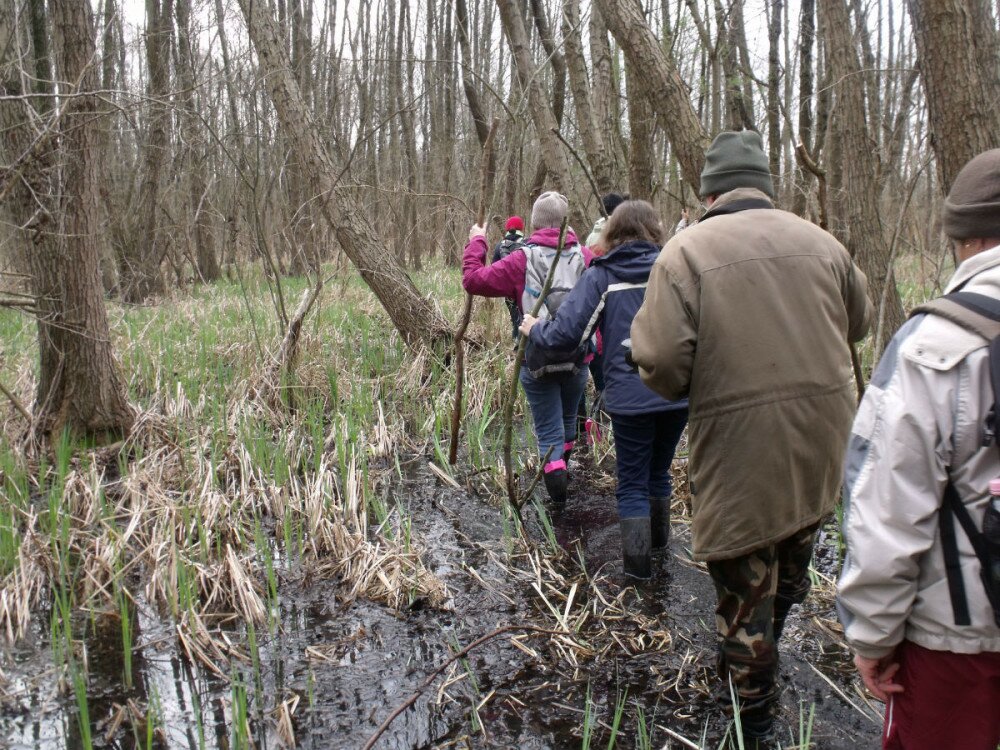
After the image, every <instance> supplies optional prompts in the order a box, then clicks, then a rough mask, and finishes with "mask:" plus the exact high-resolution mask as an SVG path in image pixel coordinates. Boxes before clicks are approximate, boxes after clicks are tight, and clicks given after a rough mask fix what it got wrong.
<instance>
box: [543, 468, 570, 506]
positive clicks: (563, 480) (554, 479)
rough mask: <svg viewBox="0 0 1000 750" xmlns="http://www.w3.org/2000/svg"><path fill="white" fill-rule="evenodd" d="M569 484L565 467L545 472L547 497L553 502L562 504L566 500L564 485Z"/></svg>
mask: <svg viewBox="0 0 1000 750" xmlns="http://www.w3.org/2000/svg"><path fill="white" fill-rule="evenodd" d="M568 485H569V475H568V474H567V473H566V469H554V470H553V471H547V472H545V489H546V490H547V491H548V493H549V499H550V500H551V501H552V502H554V503H559V504H563V503H565V502H566V487H567V486H568Z"/></svg>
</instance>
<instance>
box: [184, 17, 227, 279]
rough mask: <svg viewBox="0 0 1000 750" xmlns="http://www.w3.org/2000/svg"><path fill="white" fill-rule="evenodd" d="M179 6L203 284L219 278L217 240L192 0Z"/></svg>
mask: <svg viewBox="0 0 1000 750" xmlns="http://www.w3.org/2000/svg"><path fill="white" fill-rule="evenodd" d="M176 3H177V70H178V79H179V82H180V85H181V99H182V101H183V102H184V107H185V112H184V114H183V117H182V120H181V127H182V128H183V133H184V141H185V143H186V145H187V149H188V158H187V171H188V191H187V192H188V196H187V198H188V210H189V212H190V214H191V221H192V222H193V223H194V241H195V259H196V262H197V268H198V275H199V276H200V277H201V278H202V280H203V281H208V282H211V281H215V280H216V279H218V278H219V275H220V273H219V259H218V256H217V255H216V252H215V238H214V236H213V235H212V228H211V226H210V225H209V223H208V214H209V205H210V201H209V191H208V179H207V178H206V176H205V170H206V164H207V159H206V156H207V154H206V153H205V143H204V139H203V138H202V135H201V134H202V129H201V127H200V123H199V122H198V113H197V105H196V103H195V93H194V92H195V75H194V52H193V50H192V47H191V28H190V26H191V0H176Z"/></svg>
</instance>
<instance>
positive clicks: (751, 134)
mask: <svg viewBox="0 0 1000 750" xmlns="http://www.w3.org/2000/svg"><path fill="white" fill-rule="evenodd" d="M736 188H757V189H758V190H761V191H763V192H765V193H767V194H768V195H769V196H771V197H772V198H773V197H774V183H773V182H772V181H771V171H770V166H769V165H768V162H767V155H766V154H765V153H764V146H763V145H762V143H761V140H760V133H758V132H756V131H753V130H740V131H727V132H724V133H719V134H718V135H717V136H716V137H715V140H714V141H712V145H711V146H709V147H708V151H706V152H705V167H704V168H703V169H702V170H701V197H703V198H704V197H705V196H706V195H721V194H722V193H728V192H729V191H730V190H735V189H736Z"/></svg>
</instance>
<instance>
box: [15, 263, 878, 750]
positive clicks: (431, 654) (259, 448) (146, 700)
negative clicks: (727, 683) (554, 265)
mask: <svg viewBox="0 0 1000 750" xmlns="http://www.w3.org/2000/svg"><path fill="white" fill-rule="evenodd" d="M423 285H424V287H425V288H426V287H431V288H436V290H437V294H438V295H439V298H442V299H448V300H453V301H454V304H453V305H452V304H451V302H449V305H450V306H453V307H454V308H455V309H454V310H451V309H450V310H449V312H450V313H452V314H450V315H449V317H452V318H454V317H457V306H458V304H460V300H461V296H460V294H458V293H457V290H456V287H457V284H456V283H455V279H454V278H453V275H452V274H447V275H442V274H440V273H433V272H431V273H428V274H426V277H425V278H424V279H423ZM297 291H299V289H297V288H295V285H294V284H291V285H289V288H286V289H285V290H284V292H285V295H286V296H289V297H291V296H292V295H294V294H295V293H296V292H297ZM270 298H272V295H271V293H270V292H269V291H268V289H267V287H266V285H265V284H264V282H263V280H262V279H259V278H258V279H255V280H251V281H250V282H248V283H246V284H244V285H234V284H228V285H227V284H220V285H218V286H217V287H216V288H214V289H202V290H200V291H197V292H196V293H195V294H193V295H189V296H181V295H179V296H178V297H177V298H175V299H168V300H165V301H164V302H163V303H161V304H160V305H158V306H157V307H151V308H127V309H126V308H114V309H113V310H112V318H113V330H114V334H115V336H116V339H117V341H118V344H119V347H120V352H121V356H122V360H123V363H124V366H125V371H126V375H127V377H128V379H129V387H130V393H131V395H132V398H133V400H134V402H135V403H136V404H137V405H138V407H139V409H140V420H139V425H138V427H137V430H136V433H135V434H134V435H133V436H132V437H131V438H130V440H129V441H126V443H124V444H122V445H117V446H113V447H112V448H111V449H107V448H101V449H90V448H87V447H86V446H80V445H70V444H67V445H63V446H56V447H55V450H54V454H53V455H33V454H32V453H31V452H30V451H29V450H26V449H25V448H24V445H23V431H24V426H23V425H20V424H18V421H17V420H18V417H17V414H16V412H15V410H14V409H9V410H8V409H7V405H3V407H2V409H3V412H2V414H3V422H2V424H3V431H4V440H3V441H2V444H0V491H2V492H3V497H4V501H5V502H4V504H3V506H2V510H0V573H2V575H3V578H2V584H3V586H2V589H0V626H2V628H3V629H5V630H6V631H7V638H6V642H5V644H4V645H3V646H2V647H0V746H8V747H14V748H46V749H48V748H51V749H52V750H62V749H63V748H78V747H110V748H136V747H169V748H174V747H178V748H203V747H207V748H235V747H251V746H253V747H257V748H279V747H289V746H292V744H293V743H294V744H295V746H298V747H305V748H328V747H337V748H341V747H342V748H358V747H363V746H364V745H365V743H366V742H367V741H368V740H369V739H370V738H372V737H374V736H375V735H376V733H377V732H378V731H379V727H380V725H381V724H382V723H383V722H384V721H386V720H387V719H388V718H390V716H391V714H392V713H393V711H394V710H395V709H397V708H401V707H403V706H404V704H405V702H407V701H408V699H410V698H411V697H412V696H413V695H414V694H415V692H416V691H418V688H419V687H420V686H421V684H422V683H423V682H424V681H425V679H426V678H428V676H430V675H432V673H433V672H434V671H435V669H437V667H438V666H439V665H443V664H446V663H447V662H448V661H449V660H450V659H452V656H453V654H454V653H455V652H456V651H458V650H459V649H461V648H464V647H466V646H469V645H470V644H472V643H473V642H475V641H476V640H477V639H480V638H483V637H484V636H490V635H491V634H493V635H492V637H488V638H487V639H486V640H485V641H484V642H483V643H482V644H481V645H478V646H476V647H475V648H473V649H472V650H471V651H470V652H469V654H468V655H467V657H465V658H462V659H457V660H454V661H452V662H451V663H450V664H448V666H446V667H445V669H444V670H443V671H442V672H441V673H440V675H439V676H438V677H437V678H436V679H435V680H434V681H433V682H432V683H431V684H430V685H429V687H428V688H427V689H426V690H423V691H421V692H420V694H419V696H418V697H416V699H415V700H414V701H413V704H412V706H411V707H409V708H408V709H406V710H404V711H402V712H401V713H400V714H399V715H398V717H396V718H395V719H394V720H392V721H391V723H390V724H389V725H388V727H387V728H386V729H385V731H384V734H382V735H381V737H380V738H379V741H378V743H377V744H376V747H379V748H400V749H402V748H420V747H517V748H571V747H572V748H577V747H585V748H586V747H597V746H601V747H609V748H610V747H621V748H626V747H627V748H632V747H637V748H646V747H677V748H682V747H704V748H713V749H714V748H719V747H723V746H729V744H728V740H727V739H726V733H727V730H729V728H730V726H729V725H730V722H729V721H728V720H727V718H726V717H725V715H724V712H723V710H722V708H721V705H720V702H719V701H718V700H717V693H718V687H717V683H718V680H717V679H716V678H715V673H714V659H715V637H714V627H713V622H714V599H715V597H714V591H713V589H712V586H711V583H710V580H709V578H708V576H707V575H706V573H705V572H704V570H703V568H702V567H701V566H699V565H697V564H695V563H693V562H692V561H691V560H690V556H689V553H688V548H687V544H688V538H689V537H688V527H687V521H688V518H687V515H686V511H685V508H686V504H685V489H684V465H683V460H679V461H678V462H677V463H676V466H675V475H676V479H677V484H678V491H677V493H676V495H675V508H674V525H673V540H672V546H671V549H670V553H669V554H668V555H665V556H664V557H662V558H661V559H659V560H658V561H657V564H656V570H655V576H654V579H653V580H652V581H651V582H649V583H648V584H645V585H642V586H640V587H637V588H631V587H623V586H622V581H621V578H620V559H619V546H618V545H619V540H618V536H617V519H616V515H615V503H614V494H613V489H614V478H613V460H612V457H611V454H610V447H609V446H608V445H607V444H602V445H601V446H599V447H598V449H597V450H596V451H595V452H594V454H592V455H590V456H584V457H583V461H577V460H574V462H573V465H572V467H571V468H572V475H573V480H572V484H571V491H570V498H569V501H568V503H567V506H566V508H565V510H563V511H560V512H552V513H551V514H550V513H549V512H547V511H546V509H545V505H544V504H543V503H541V502H538V503H533V504H529V505H528V506H526V507H525V512H524V526H523V533H520V532H519V531H518V525H517V523H516V521H515V519H514V517H513V516H512V515H511V513H510V512H509V510H508V509H506V508H505V505H504V503H503V501H502V498H503V491H502V481H501V478H500V477H501V474H502V472H501V471H500V462H499V432H500V430H499V424H498V420H497V419H496V414H497V412H498V406H499V399H500V393H501V391H502V381H503V379H504V377H505V375H504V373H505V369H504V368H505V365H506V361H507V359H508V358H509V354H508V346H507V344H506V343H503V344H499V345H497V346H495V347H486V348H483V349H474V350H473V351H472V352H471V353H470V371H469V374H468V376H467V389H468V390H467V413H466V417H465V422H464V434H465V440H464V441H463V445H462V451H461V453H460V457H459V461H458V464H457V465H456V467H454V468H450V467H448V465H447V462H446V460H445V459H444V452H445V451H444V450H443V446H444V445H446V443H447V437H448V435H447V429H448V428H447V424H448V415H449V412H450V406H451V395H452V387H453V382H454V381H453V375H452V373H451V372H450V370H449V369H448V368H447V367H445V366H444V365H443V362H440V361H438V360H437V359H435V357H434V356H433V355H430V354H427V355H417V356H413V355H412V354H411V353H409V352H408V350H406V348H405V346H404V345H403V344H402V342H400V341H399V339H398V336H396V335H395V334H394V332H392V331H389V330H388V327H387V326H386V325H385V323H384V316H383V315H382V313H381V311H380V310H379V309H378V308H377V306H375V304H374V302H373V301H372V299H371V295H370V294H369V293H368V292H367V291H366V290H364V289H363V288H361V287H360V285H359V284H347V285H344V286H343V287H342V288H341V290H340V293H339V294H328V296H327V301H326V302H325V303H324V304H323V306H322V307H321V308H320V311H319V312H318V313H317V314H316V315H315V316H314V318H313V319H312V320H311V322H310V324H309V325H308V326H307V330H306V332H305V334H304V340H303V342H302V351H301V353H300V365H299V368H298V370H297V372H296V378H295V382H294V383H288V384H285V387H286V388H287V393H286V401H285V402H284V403H285V404H286V406H287V407H288V408H287V409H282V408H280V407H279V408H278V409H275V408H274V406H273V405H272V406H267V405H264V404H262V403H260V402H259V399H257V398H256V396H255V394H256V392H257V391H255V382H256V381H255V377H256V376H257V375H258V374H259V372H260V369H261V364H260V363H261V357H260V353H261V346H264V347H265V348H266V347H269V346H271V345H272V342H275V341H277V340H278V339H279V338H280V326H279V325H278V324H277V323H276V321H275V320H274V319H273V313H272V312H269V303H268V300H269V299H270ZM31 329H32V326H31V325H30V321H25V320H24V319H19V318H16V317H13V316H8V317H0V343H2V345H3V351H4V352H5V355H4V357H3V358H2V359H0V378H2V379H3V380H4V382H5V383H7V384H11V383H12V384H13V385H14V387H15V392H16V393H17V394H18V395H19V397H20V398H21V399H22V400H23V401H24V402H28V401H30V392H31V383H32V378H33V364H32V356H33V354H32V343H31V339H32V335H33V332H32V330H31ZM505 332H506V333H505ZM505 336H509V329H508V328H507V323H506V322H505V320H504V311H503V310H502V308H501V306H500V305H499V304H494V305H491V306H486V305H480V306H478V310H477V316H476V319H475V323H474V326H473V337H474V338H475V339H476V340H479V341H500V342H504V341H506V339H505ZM261 342H263V343H261ZM517 414H518V424H519V427H518V430H517V442H518V446H517V452H518V454H519V455H520V456H521V457H522V459H521V460H522V461H524V463H523V464H522V465H520V466H519V473H520V474H522V475H523V476H531V475H532V474H533V471H534V467H533V462H532V460H531V459H530V458H528V457H529V456H530V455H531V454H532V450H531V447H530V444H529V441H526V440H525V439H524V435H525V434H530V431H528V432H527V433H525V428H524V425H523V419H524V416H525V415H524V410H523V408H522V407H521V406H519V408H518V411H517ZM536 494H538V493H537V492H536ZM837 544H838V537H837V534H836V532H835V530H834V525H833V524H832V522H831V525H830V527H829V533H828V534H825V535H824V537H823V539H822V540H821V543H820V545H819V548H818V551H817V557H816V560H815V563H814V565H815V571H814V587H813V592H812V594H811V595H810V598H809V599H808V600H807V602H806V603H805V605H804V606H803V607H802V608H800V609H797V610H795V611H794V613H793V616H792V618H791V619H790V621H789V626H788V628H787V630H786V636H785V638H784V640H783V642H782V648H781V658H782V662H781V680H782V683H783V684H784V686H785V691H784V694H783V699H782V708H781V722H780V723H781V732H782V745H783V747H786V748H789V747H805V746H806V745H807V744H810V745H811V746H812V747H816V748H854V747H859V746H874V745H875V744H876V743H877V740H878V736H879V725H880V722H879V719H878V716H879V710H880V707H879V706H878V705H877V704H873V703H869V702H868V701H867V700H866V698H865V697H864V696H863V693H862V691H861V690H860V689H859V683H858V681H857V679H856V678H855V676H854V674H853V672H852V669H851V667H850V661H849V654H848V652H847V650H846V648H845V647H844V645H843V640H842V638H841V635H840V632H839V627H838V625H837V624H836V618H835V615H834V613H833V609H832V581H833V580H834V579H835V576H836V572H837V570H836V569H837V562H836V561H837ZM503 628H507V629H506V630H503ZM498 630H500V631H501V632H497V631H498ZM723 702H724V701H723ZM732 747H736V745H735V744H733V745H732Z"/></svg>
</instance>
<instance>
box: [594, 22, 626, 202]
mask: <svg viewBox="0 0 1000 750" xmlns="http://www.w3.org/2000/svg"><path fill="white" fill-rule="evenodd" d="M589 35H590V59H591V67H592V68H593V76H592V79H591V92H592V101H593V106H594V122H595V123H596V125H597V130H598V131H599V132H600V133H602V134H603V137H604V147H605V149H606V150H607V153H608V159H609V160H610V162H611V169H612V177H611V180H612V182H613V183H614V184H615V185H618V184H620V183H621V182H622V181H623V175H622V173H621V169H620V167H618V166H617V165H619V164H621V163H623V162H624V158H623V157H624V154H623V151H622V148H621V146H622V144H621V137H620V135H621V128H620V121H619V120H618V119H617V118H615V116H614V105H613V102H614V101H615V100H616V99H617V98H618V92H617V91H615V90H614V89H613V83H614V76H613V75H612V69H611V67H612V66H611V45H610V44H609V43H608V27H607V24H606V23H605V22H604V18H603V17H602V16H601V10H600V8H598V7H597V6H596V5H594V4H591V6H590V24H589Z"/></svg>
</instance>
